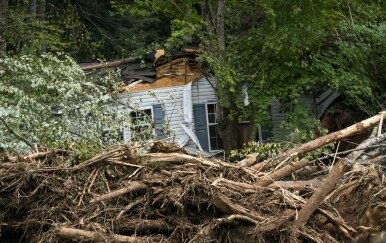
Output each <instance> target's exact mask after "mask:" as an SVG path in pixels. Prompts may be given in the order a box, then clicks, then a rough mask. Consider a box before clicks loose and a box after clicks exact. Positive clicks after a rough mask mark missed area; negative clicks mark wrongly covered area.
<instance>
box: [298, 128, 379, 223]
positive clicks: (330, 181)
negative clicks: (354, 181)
mask: <svg viewBox="0 0 386 243" xmlns="http://www.w3.org/2000/svg"><path fill="white" fill-rule="evenodd" d="M385 139H386V133H385V134H383V135H381V136H379V137H375V138H374V137H372V138H369V139H367V140H365V141H363V142H362V143H361V144H360V145H359V146H358V148H363V149H365V148H366V147H367V146H369V145H373V144H376V143H379V142H381V141H383V140H385ZM362 153H363V150H358V151H354V152H352V153H351V154H349V155H348V156H347V158H345V159H342V160H339V161H338V163H336V164H335V165H334V166H333V168H332V170H331V172H330V173H329V174H328V175H327V177H326V178H325V179H324V180H323V182H322V184H321V185H320V187H319V188H318V189H317V190H316V191H315V192H314V194H312V196H311V197H310V198H309V199H308V201H307V203H306V204H305V205H304V207H302V209H301V210H300V212H299V216H298V218H297V219H296V220H295V222H294V224H295V225H296V226H298V227H299V226H303V225H304V224H306V223H307V221H308V219H309V218H310V217H311V215H312V214H313V213H314V212H315V210H316V209H318V208H319V206H320V204H321V203H322V202H323V201H324V199H325V198H326V197H327V195H328V194H330V193H331V192H332V191H333V190H334V187H335V185H336V184H337V183H338V182H339V181H340V180H341V179H342V177H343V175H344V172H345V169H346V168H347V167H348V166H349V165H350V164H352V163H353V162H354V161H355V160H356V159H357V158H358V157H359V156H360V155H361V154H362Z"/></svg>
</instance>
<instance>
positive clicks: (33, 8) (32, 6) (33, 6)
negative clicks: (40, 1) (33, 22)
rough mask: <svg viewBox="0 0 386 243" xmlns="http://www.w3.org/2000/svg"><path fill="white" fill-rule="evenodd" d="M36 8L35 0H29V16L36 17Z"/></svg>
mask: <svg viewBox="0 0 386 243" xmlns="http://www.w3.org/2000/svg"><path fill="white" fill-rule="evenodd" d="M36 9H37V4H36V0H29V4H28V13H29V14H30V15H31V16H30V17H31V18H34V17H36Z"/></svg>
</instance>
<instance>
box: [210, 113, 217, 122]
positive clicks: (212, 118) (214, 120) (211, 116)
mask: <svg viewBox="0 0 386 243" xmlns="http://www.w3.org/2000/svg"><path fill="white" fill-rule="evenodd" d="M208 121H209V123H216V115H215V114H208Z"/></svg>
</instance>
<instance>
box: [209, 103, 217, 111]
mask: <svg viewBox="0 0 386 243" xmlns="http://www.w3.org/2000/svg"><path fill="white" fill-rule="evenodd" d="M215 106H216V105H215V104H208V113H216V107H215Z"/></svg>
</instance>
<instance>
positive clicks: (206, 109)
mask: <svg viewBox="0 0 386 243" xmlns="http://www.w3.org/2000/svg"><path fill="white" fill-rule="evenodd" d="M199 54H200V52H199V51H198V50H195V49H185V50H184V51H181V52H178V53H174V54H173V55H171V56H166V55H165V54H164V51H163V50H159V51H157V52H154V53H151V54H149V55H148V56H147V58H146V59H144V60H138V59H130V58H129V59H122V60H118V61H113V62H108V63H99V64H87V65H83V66H82V69H83V70H84V71H85V72H87V75H99V76H103V75H104V74H105V73H106V71H105V68H116V67H119V70H120V75H121V77H120V82H121V84H122V85H121V90H120V91H121V92H120V102H119V103H118V104H117V109H118V110H119V111H125V112H127V113H128V115H130V116H131V120H132V121H133V122H132V124H130V125H128V124H126V125H124V126H123V128H122V138H123V139H124V140H125V141H138V140H144V139H147V138H150V136H149V135H147V136H149V137H146V136H145V137H143V136H141V133H142V132H143V131H149V130H151V131H152V136H153V137H156V138H157V139H165V140H167V141H168V142H174V143H176V144H177V145H178V146H179V147H183V148H185V149H186V150H187V151H189V152H191V153H197V152H198V151H199V153H201V154H204V155H205V156H211V155H213V154H216V153H219V152H222V148H223V145H222V141H221V138H220V136H219V134H218V122H219V116H220V112H219V109H218V105H217V96H216V80H215V79H213V78H210V77H208V76H206V75H205V73H204V71H203V70H202V68H201V66H200V65H199V64H198V63H197V61H196V58H197V57H198V56H199ZM338 97H339V93H338V92H336V91H334V90H331V89H327V90H324V91H323V92H319V93H318V94H316V93H315V92H309V93H304V94H302V95H301V96H299V98H298V99H299V101H300V102H303V103H304V104H306V105H307V106H308V107H309V108H310V109H311V110H312V111H313V113H314V114H315V117H316V118H319V119H320V118H321V117H322V115H323V114H324V113H325V111H326V109H327V108H328V106H329V105H331V104H332V103H333V102H334V101H335V100H336V99H337V98H338ZM270 113H271V119H272V122H271V126H266V127H258V133H257V135H256V140H257V141H260V142H265V141H267V140H268V139H273V140H275V139H276V140H277V139H279V137H280V135H282V134H283V133H285V132H286V131H284V130H283V128H282V127H281V126H280V124H281V123H282V122H283V121H285V120H286V119H287V117H286V115H285V114H284V113H283V112H282V111H281V109H280V104H279V103H278V102H277V101H273V102H272V103H271V106H270ZM252 126H254V124H249V121H246V122H243V121H240V122H239V128H238V129H239V131H240V144H243V143H245V142H247V141H248V139H250V138H249V136H248V135H249V134H250V130H251V129H252Z"/></svg>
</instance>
